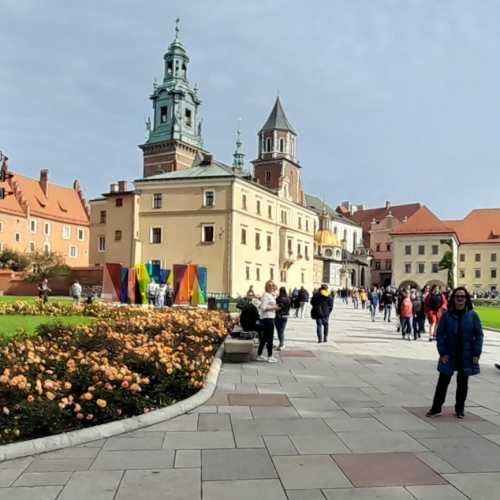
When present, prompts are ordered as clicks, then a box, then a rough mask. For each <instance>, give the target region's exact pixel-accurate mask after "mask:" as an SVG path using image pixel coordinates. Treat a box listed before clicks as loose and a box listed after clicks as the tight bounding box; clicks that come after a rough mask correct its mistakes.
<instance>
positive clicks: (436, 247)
mask: <svg viewBox="0 0 500 500" xmlns="http://www.w3.org/2000/svg"><path fill="white" fill-rule="evenodd" d="M438 253H439V245H432V255H437V254H438Z"/></svg>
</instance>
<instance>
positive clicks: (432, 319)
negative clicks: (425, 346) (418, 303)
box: [425, 285, 445, 342]
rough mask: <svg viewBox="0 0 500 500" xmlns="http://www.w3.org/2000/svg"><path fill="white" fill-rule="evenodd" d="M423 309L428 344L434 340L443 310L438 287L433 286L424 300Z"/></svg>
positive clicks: (441, 297)
mask: <svg viewBox="0 0 500 500" xmlns="http://www.w3.org/2000/svg"><path fill="white" fill-rule="evenodd" d="M425 300H426V301H425V309H426V311H427V320H428V321H429V342H432V341H433V340H434V339H435V338H436V329H437V325H438V323H439V320H440V319H441V315H442V312H443V309H445V300H444V297H443V294H442V293H441V291H440V289H439V287H438V286H437V285H434V286H433V287H432V291H431V293H429V295H427V298H426V299H425Z"/></svg>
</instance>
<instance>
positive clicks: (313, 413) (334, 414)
mask: <svg viewBox="0 0 500 500" xmlns="http://www.w3.org/2000/svg"><path fill="white" fill-rule="evenodd" d="M297 412H298V414H299V415H300V416H301V417H302V418H323V419H326V418H347V417H348V415H347V413H346V412H345V411H344V410H297Z"/></svg>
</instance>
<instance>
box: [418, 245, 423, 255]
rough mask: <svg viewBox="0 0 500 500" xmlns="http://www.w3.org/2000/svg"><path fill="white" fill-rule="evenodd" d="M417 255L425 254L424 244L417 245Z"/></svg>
mask: <svg viewBox="0 0 500 500" xmlns="http://www.w3.org/2000/svg"><path fill="white" fill-rule="evenodd" d="M418 255H425V245H418Z"/></svg>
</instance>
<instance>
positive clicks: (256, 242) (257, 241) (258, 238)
mask: <svg viewBox="0 0 500 500" xmlns="http://www.w3.org/2000/svg"><path fill="white" fill-rule="evenodd" d="M255 249H256V250H260V233H255Z"/></svg>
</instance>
